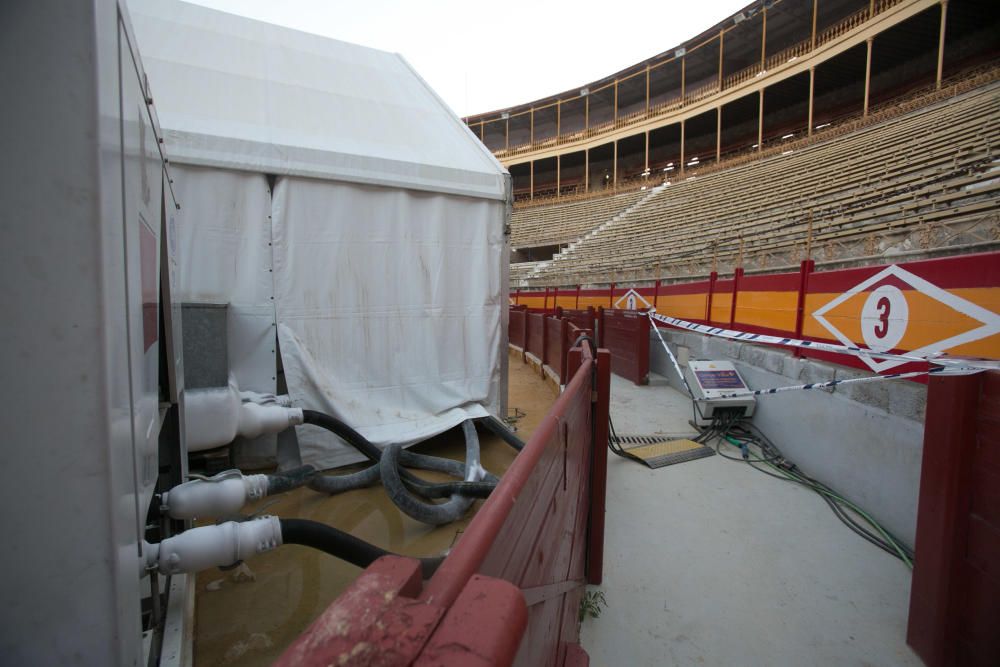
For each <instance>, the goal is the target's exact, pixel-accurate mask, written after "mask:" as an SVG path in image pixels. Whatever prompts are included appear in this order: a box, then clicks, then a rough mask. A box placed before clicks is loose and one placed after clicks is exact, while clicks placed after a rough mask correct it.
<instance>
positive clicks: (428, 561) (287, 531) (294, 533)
mask: <svg viewBox="0 0 1000 667" xmlns="http://www.w3.org/2000/svg"><path fill="white" fill-rule="evenodd" d="M279 522H280V524H281V541H282V543H284V544H300V545H302V546H306V547H312V548H313V549H318V550H320V551H323V552H326V553H328V554H330V555H331V556H336V557H337V558H340V559H341V560H345V561H347V562H348V563H351V564H353V565H357V566H358V567H368V566H369V565H371V564H372V563H373V562H375V561H376V560H377V559H379V558H381V557H382V556H394V555H397V554H394V553H392V552H391V551H386V550H385V549H383V548H381V547H377V546H375V545H374V544H371V543H369V542H365V541H364V540H361V539H358V538H357V537H355V536H353V535H351V534H350V533H345V532H344V531H342V530H338V529H337V528H334V527H333V526H328V525H326V524H324V523H319V522H317V521H309V520H308V519H279ZM443 560H444V557H443V556H438V557H435V558H421V559H420V569H421V571H422V572H423V576H424V578H425V579H427V578H429V577H430V576H431V575H432V574H434V571H435V570H437V568H438V566H440V565H441V562H442V561H443Z"/></svg>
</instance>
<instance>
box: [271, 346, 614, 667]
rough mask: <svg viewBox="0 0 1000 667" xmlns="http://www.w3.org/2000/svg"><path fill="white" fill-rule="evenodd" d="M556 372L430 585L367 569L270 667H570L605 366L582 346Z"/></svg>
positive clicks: (408, 562)
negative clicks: (543, 411)
mask: <svg viewBox="0 0 1000 667" xmlns="http://www.w3.org/2000/svg"><path fill="white" fill-rule="evenodd" d="M568 363H569V367H570V369H572V370H571V371H570V372H572V379H570V381H569V382H568V383H567V386H566V388H565V390H564V391H563V392H562V394H561V395H560V396H559V398H558V400H557V401H556V404H555V405H554V406H553V408H552V411H551V412H550V413H549V414H548V415H547V416H546V417H545V418H544V419H543V420H542V422H541V423H540V424H539V426H538V427H537V428H536V429H535V431H534V434H533V435H532V437H531V439H530V440H529V441H528V442H527V444H526V445H525V447H524V449H523V450H522V451H521V452H520V453H519V454H518V456H517V458H516V459H514V463H513V464H512V465H511V466H510V468H509V469H508V470H507V472H506V473H505V474H504V475H503V477H502V479H501V481H500V484H499V485H498V486H497V488H496V489H495V490H494V491H493V493H492V494H491V495H490V497H489V499H488V500H487V501H486V502H485V504H483V506H482V507H481V508H480V509H479V511H478V512H477V513H476V516H475V517H474V518H473V520H472V521H471V522H470V523H469V526H468V527H467V528H466V530H465V532H464V533H463V534H462V535H461V538H460V539H459V541H458V544H457V545H456V546H455V547H454V548H453V549H452V551H451V553H450V554H449V555H448V557H447V558H446V559H445V560H444V562H443V563H442V565H441V567H440V568H438V570H437V572H436V573H435V574H434V575H433V577H432V578H431V579H430V581H428V582H427V583H426V585H424V586H423V587H421V581H420V570H419V563H418V562H417V561H416V560H414V559H410V558H402V557H394V556H390V557H385V558H381V559H379V560H378V561H376V562H375V563H373V564H372V565H371V566H370V567H369V568H367V569H366V570H365V571H364V572H363V573H362V574H361V575H360V576H359V577H358V579H357V580H356V581H355V582H354V583H353V584H352V585H351V586H350V587H349V588H348V590H347V591H345V592H344V593H343V594H342V595H341V596H340V597H339V598H338V599H337V600H336V601H335V602H334V603H333V604H332V605H331V606H330V607H329V608H328V609H327V610H326V611H325V612H323V614H322V615H321V616H320V617H319V618H318V619H317V620H316V621H315V622H314V623H313V624H312V625H311V626H310V627H309V629H308V630H306V632H305V633H303V635H302V636H301V637H299V638H298V639H297V640H296V641H295V642H294V643H293V644H292V645H291V646H289V647H288V649H287V650H286V651H285V653H284V654H282V656H281V658H279V660H278V661H277V663H276V664H277V665H280V666H282V667H288V666H291V665H306V666H312V665H328V664H337V665H345V664H347V665H362V664H364V665H370V664H379V665H410V664H414V665H454V666H456V667H458V666H464V665H486V664H491V665H508V664H511V662H512V661H513V662H515V663H517V664H519V665H563V664H564V662H565V660H566V658H567V655H570V656H571V657H572V658H573V659H576V660H578V661H579V660H581V657H582V656H581V649H580V648H579V645H578V639H579V638H578V622H577V613H578V610H579V604H580V598H581V596H582V593H583V584H584V582H585V581H590V582H593V583H596V582H599V581H600V567H601V562H602V554H601V552H602V550H603V535H604V498H603V494H604V489H605V484H606V482H605V480H606V474H607V468H606V467H607V458H606V456H607V447H606V443H607V416H608V399H609V394H610V382H609V380H608V373H609V372H610V356H609V354H608V353H607V351H605V350H600V351H598V353H597V355H596V359H595V357H594V356H592V354H591V351H590V348H589V346H586V345H584V346H581V347H579V348H576V349H574V350H572V351H571V352H570V359H569V362H568ZM595 387H596V388H597V392H596V395H595V396H596V399H593V398H592V393H593V389H594V388H595ZM599 494H600V497H598V495H599Z"/></svg>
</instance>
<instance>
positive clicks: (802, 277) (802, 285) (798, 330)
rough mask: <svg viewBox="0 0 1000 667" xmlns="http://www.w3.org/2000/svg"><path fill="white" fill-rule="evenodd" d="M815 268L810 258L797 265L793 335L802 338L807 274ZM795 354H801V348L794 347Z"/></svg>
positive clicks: (807, 283)
mask: <svg viewBox="0 0 1000 667" xmlns="http://www.w3.org/2000/svg"><path fill="white" fill-rule="evenodd" d="M814 268H816V263H815V262H814V261H813V260H811V259H804V260H802V263H801V264H800V265H799V294H798V301H797V303H796V306H795V337H796V338H802V327H803V325H804V324H805V313H806V294H808V293H809V274H810V273H812V272H813V269H814ZM795 356H796V357H801V356H802V348H799V347H797V348H795Z"/></svg>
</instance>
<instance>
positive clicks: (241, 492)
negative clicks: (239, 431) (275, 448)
mask: <svg viewBox="0 0 1000 667" xmlns="http://www.w3.org/2000/svg"><path fill="white" fill-rule="evenodd" d="M266 495H267V475H244V474H243V473H241V472H240V471H239V470H226V471H225V472H220V473H219V474H218V475H215V476H214V477H209V478H208V479H192V480H190V481H188V482H184V483H183V484H178V485H177V486H175V487H174V488H172V489H170V491H167V492H166V493H164V494H163V497H162V501H161V509H162V510H163V511H165V512H166V513H167V514H169V515H170V516H171V518H174V519H195V518H197V517H224V516H231V515H233V514H236V513H237V512H239V511H240V510H241V509H242V508H243V506H244V505H246V504H247V503H248V502H250V501H251V500H258V499H260V498H263V497H264V496H266Z"/></svg>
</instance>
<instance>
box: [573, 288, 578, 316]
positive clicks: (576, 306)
mask: <svg viewBox="0 0 1000 667" xmlns="http://www.w3.org/2000/svg"><path fill="white" fill-rule="evenodd" d="M573 307H574V308H575V309H576V310H579V309H580V286H579V285H577V286H576V305H575V306H573Z"/></svg>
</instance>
